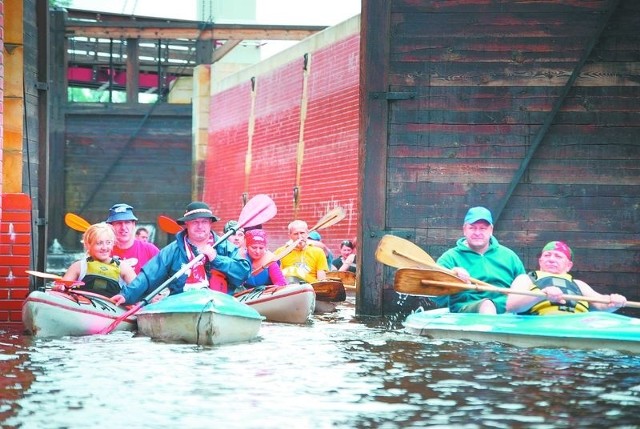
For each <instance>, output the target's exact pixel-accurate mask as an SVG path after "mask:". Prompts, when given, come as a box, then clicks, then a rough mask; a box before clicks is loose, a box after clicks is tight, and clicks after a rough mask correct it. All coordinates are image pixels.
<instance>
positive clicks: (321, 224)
mask: <svg viewBox="0 0 640 429" xmlns="http://www.w3.org/2000/svg"><path fill="white" fill-rule="evenodd" d="M345 216H347V214H346V213H345V211H344V209H343V208H342V207H335V208H333V209H331V210H329V211H328V212H327V214H325V215H324V216H322V217H321V218H320V220H318V222H317V223H316V224H315V225H314V226H313V227H312V228H311V229H310V230H309V231H307V235H308V234H309V233H310V232H312V231H318V230H321V229H325V228H328V227H330V226H331V225H335V224H336V223H338V222H340V221H341V220H342V219H344V218H345Z"/></svg>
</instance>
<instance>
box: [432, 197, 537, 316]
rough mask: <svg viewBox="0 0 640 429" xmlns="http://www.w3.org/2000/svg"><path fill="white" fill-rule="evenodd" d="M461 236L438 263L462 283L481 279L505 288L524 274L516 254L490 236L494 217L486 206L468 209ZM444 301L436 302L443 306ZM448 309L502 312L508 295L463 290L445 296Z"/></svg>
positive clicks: (461, 311) (459, 311) (460, 311)
mask: <svg viewBox="0 0 640 429" xmlns="http://www.w3.org/2000/svg"><path fill="white" fill-rule="evenodd" d="M462 233H463V237H461V238H459V239H458V241H457V242H456V246H455V247H454V248H452V249H449V250H447V251H446V252H444V253H443V254H442V256H440V258H439V259H438V264H439V265H442V266H443V267H445V268H449V269H450V270H452V271H453V272H454V273H455V274H456V275H457V276H458V277H460V278H461V279H462V280H464V281H466V282H469V281H470V279H474V280H480V281H482V282H486V283H489V284H491V285H493V286H497V287H504V288H508V287H510V286H511V282H512V281H513V280H514V279H515V278H516V277H517V276H519V275H520V274H524V273H525V269H524V265H523V264H522V261H521V260H520V258H519V257H518V255H516V254H515V252H514V251H513V250H511V249H509V248H508V247H506V246H503V245H501V244H500V243H499V242H498V240H497V239H496V238H495V237H494V236H493V216H491V211H489V209H487V208H486V207H481V206H478V207H471V208H470V209H469V210H468V211H467V214H466V216H465V217H464V222H463V225H462ZM446 298H447V297H444V299H442V298H441V299H436V300H435V301H436V303H437V304H439V305H443V304H444V303H445V302H446ZM448 301H449V310H450V311H451V312H454V313H487V314H500V313H504V312H505V306H506V301H507V296H506V295H505V294H501V293H496V292H484V291H475V290H465V291H463V292H459V293H456V294H453V295H450V296H449V297H448Z"/></svg>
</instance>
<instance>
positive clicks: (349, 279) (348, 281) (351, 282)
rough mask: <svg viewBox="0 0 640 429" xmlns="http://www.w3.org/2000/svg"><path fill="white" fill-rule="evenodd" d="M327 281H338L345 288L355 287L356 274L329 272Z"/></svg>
mask: <svg viewBox="0 0 640 429" xmlns="http://www.w3.org/2000/svg"><path fill="white" fill-rule="evenodd" d="M327 279H328V280H340V281H341V282H342V283H343V284H344V285H345V286H355V285H356V273H354V272H351V271H329V272H327Z"/></svg>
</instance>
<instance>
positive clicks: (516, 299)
mask: <svg viewBox="0 0 640 429" xmlns="http://www.w3.org/2000/svg"><path fill="white" fill-rule="evenodd" d="M511 289H512V290H514V291H526V292H528V291H529V290H531V279H530V278H529V276H528V275H527V274H520V275H519V276H518V277H516V278H515V279H514V280H513V283H511ZM546 299H547V298H546V297H544V296H541V297H537V296H529V295H519V294H515V293H512V294H509V295H508V296H507V307H506V312H507V313H522V312H525V311H527V310H528V309H530V308H531V307H533V306H534V305H536V304H537V303H539V302H541V301H544V300H546Z"/></svg>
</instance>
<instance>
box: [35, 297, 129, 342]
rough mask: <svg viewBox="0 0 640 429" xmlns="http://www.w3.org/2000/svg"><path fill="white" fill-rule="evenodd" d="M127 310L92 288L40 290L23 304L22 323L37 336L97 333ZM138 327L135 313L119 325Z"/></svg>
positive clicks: (124, 327)
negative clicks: (87, 290)
mask: <svg viewBox="0 0 640 429" xmlns="http://www.w3.org/2000/svg"><path fill="white" fill-rule="evenodd" d="M126 311H127V309H126V308H124V307H119V306H117V305H115V304H113V303H112V302H111V301H109V299H108V298H106V297H104V296H102V295H97V294H94V293H91V292H80V291H77V292H59V291H54V290H48V291H46V292H43V291H38V290H36V291H33V292H31V293H30V294H29V295H28V296H27V298H26V299H25V301H24V303H23V304H22V323H23V325H24V328H25V331H26V332H27V333H29V334H31V335H33V336H36V337H43V338H46V337H63V336H84V335H94V334H98V333H100V331H102V330H103V329H104V328H106V327H108V326H110V325H111V324H112V323H113V322H114V321H115V320H116V319H117V318H118V317H120V316H121V315H122V314H124V313H125V312H126ZM135 329H136V318H135V316H133V317H130V318H127V319H125V320H123V321H122V322H121V323H119V324H118V326H117V327H116V328H115V330H116V331H133V330H135Z"/></svg>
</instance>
